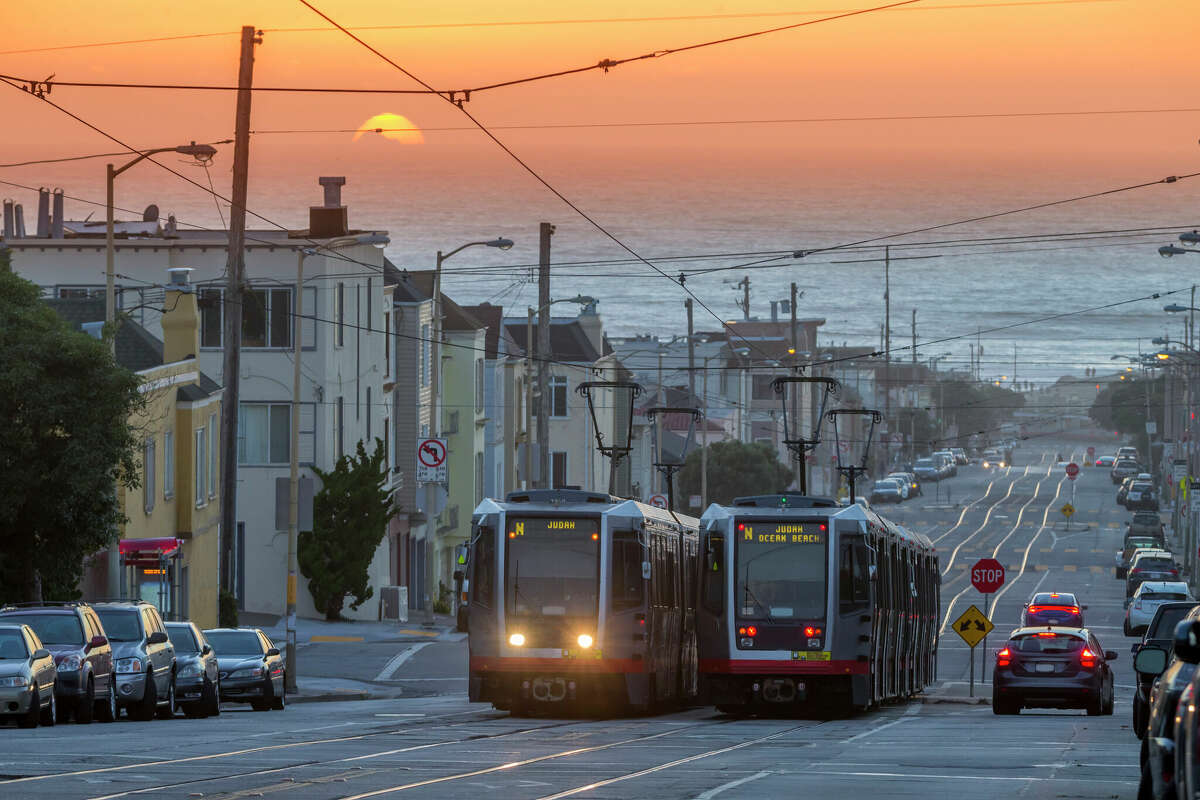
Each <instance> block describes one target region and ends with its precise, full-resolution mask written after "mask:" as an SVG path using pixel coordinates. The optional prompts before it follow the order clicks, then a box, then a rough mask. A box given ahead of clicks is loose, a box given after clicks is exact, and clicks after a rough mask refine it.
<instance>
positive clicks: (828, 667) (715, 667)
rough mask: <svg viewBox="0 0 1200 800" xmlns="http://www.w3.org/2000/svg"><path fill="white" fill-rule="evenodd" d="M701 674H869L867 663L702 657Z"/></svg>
mask: <svg viewBox="0 0 1200 800" xmlns="http://www.w3.org/2000/svg"><path fill="white" fill-rule="evenodd" d="M700 671H701V672H703V673H716V674H724V675H764V674H771V675H869V674H870V671H871V665H870V664H868V663H867V662H866V661H793V660H791V659H787V660H786V661H785V660H782V659H770V660H767V659H763V660H751V659H729V658H702V659H700Z"/></svg>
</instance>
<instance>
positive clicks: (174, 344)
mask: <svg viewBox="0 0 1200 800" xmlns="http://www.w3.org/2000/svg"><path fill="white" fill-rule="evenodd" d="M191 271H192V268H191V267H172V268H171V269H169V270H167V274H168V275H170V276H171V279H170V282H169V283H168V284H167V296H166V300H165V301H164V304H163V308H164V309H165V311H164V312H163V317H162V329H163V362H164V363H166V364H173V363H175V362H176V361H183V360H184V359H187V358H195V357H196V354H197V353H198V352H200V315H199V312H198V311H197V310H196V293H195V291H193V289H192V284H191V282H190V281H189V280H188V273H190V272H191Z"/></svg>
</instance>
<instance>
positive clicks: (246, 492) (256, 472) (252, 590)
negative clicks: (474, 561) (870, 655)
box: [5, 178, 393, 619]
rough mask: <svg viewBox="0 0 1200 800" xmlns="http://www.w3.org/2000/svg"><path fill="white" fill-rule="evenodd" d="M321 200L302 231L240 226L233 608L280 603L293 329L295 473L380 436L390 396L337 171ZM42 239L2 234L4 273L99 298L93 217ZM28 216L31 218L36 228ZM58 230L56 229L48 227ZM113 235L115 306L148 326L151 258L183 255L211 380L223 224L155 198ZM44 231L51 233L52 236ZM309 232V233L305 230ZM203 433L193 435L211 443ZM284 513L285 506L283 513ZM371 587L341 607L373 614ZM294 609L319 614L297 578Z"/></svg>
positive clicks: (158, 277)
mask: <svg viewBox="0 0 1200 800" xmlns="http://www.w3.org/2000/svg"><path fill="white" fill-rule="evenodd" d="M321 182H322V184H323V185H324V186H325V190H326V198H325V201H326V204H325V205H324V206H318V207H314V208H311V209H310V210H309V227H308V228H307V229H304V230H296V231H284V230H249V231H247V232H246V250H245V252H246V256H245V265H246V267H245V277H246V284H247V286H246V290H245V295H244V297H245V299H244V301H243V307H242V313H243V322H242V351H241V376H240V407H239V409H238V448H237V453H236V457H237V459H238V492H237V498H236V508H237V520H238V522H237V529H236V530H235V531H232V532H231V533H232V534H233V552H234V566H233V570H232V572H233V574H232V575H231V576H230V577H231V579H232V580H231V583H232V586H233V589H234V593H235V594H236V595H237V598H238V601H239V605H240V606H241V608H242V609H244V610H246V611H251V612H259V613H266V614H282V613H283V611H284V606H285V600H286V597H285V588H286V577H287V540H288V537H287V535H286V518H280V517H279V516H278V515H277V514H276V502H275V499H276V489H277V481H278V480H279V479H285V480H286V479H287V478H288V475H289V463H290V460H291V456H292V453H291V440H290V436H289V431H290V426H291V413H292V405H291V402H292V371H293V366H292V365H293V360H292V349H293V342H294V337H297V336H299V337H300V340H301V345H302V347H301V351H302V356H301V361H302V374H303V379H302V386H301V393H300V398H299V401H300V405H299V408H300V411H299V427H300V447H299V452H298V453H297V454H296V455H297V458H298V460H299V461H300V463H301V468H302V469H301V471H302V476H304V475H307V474H310V473H311V470H310V469H309V467H311V466H317V467H320V468H321V469H324V470H329V469H332V468H333V466H334V464H335V463H336V462H337V459H338V458H339V457H340V456H341V455H343V454H352V453H353V452H354V451H355V446H356V444H357V443H358V442H359V441H360V440H362V441H365V442H367V443H370V442H371V441H373V440H374V439H375V438H376V437H383V436H384V433H385V431H386V430H387V429H388V427H389V421H390V415H391V411H392V407H393V406H392V404H391V403H389V402H387V400H386V398H385V397H384V394H383V387H384V382H385V376H384V372H385V369H386V367H385V364H386V363H387V359H386V358H385V349H386V344H385V342H386V340H387V337H386V336H385V335H384V332H383V328H384V324H385V320H384V315H385V314H386V313H387V312H388V311H390V310H391V306H390V304H389V303H388V302H387V299H386V298H387V295H386V293H385V291H384V280H383V270H384V258H383V254H382V251H380V250H378V249H376V248H375V247H372V246H370V245H369V244H363V243H359V239H358V238H356V237H358V236H359V235H360V234H363V233H365V232H363V231H358V230H352V229H350V228H349V227H348V224H347V218H348V212H347V210H346V208H345V206H342V205H341V196H340V187H341V184H342V183H343V182H344V181H343V179H340V178H332V179H330V178H325V179H322V181H321ZM60 222H61V224H59V225H55V226H50V225H47V226H46V229H47V230H50V231H51V237H50V238H12V239H8V240H7V241H6V242H5V244H6V245H7V246H8V247H9V249H10V251H11V260H12V267H13V269H14V271H16V272H18V273H20V274H22V275H25V276H26V277H29V278H30V279H32V280H34V281H36V282H37V283H38V284H39V285H40V286H42V287H43V291H44V292H45V294H46V295H47V296H48V297H51V298H69V297H79V296H85V297H97V296H99V297H103V292H104V282H103V273H102V272H101V271H99V270H98V268H97V266H98V265H101V264H103V263H104V248H105V241H104V225H103V223H99V224H97V223H93V222H73V221H69V220H68V221H60ZM40 227H41V226H39V228H40ZM59 229H61V233H58V231H59ZM117 231H118V233H117V239H116V244H115V273H116V274H117V275H118V276H119V277H118V278H117V299H118V309H119V310H123V309H124V310H128V311H129V312H130V313H131V314H132V317H133V320H134V321H136V322H138V323H139V324H141V325H142V326H143V327H146V328H149V329H152V330H153V329H155V328H156V327H157V325H158V324H159V316H160V315H161V309H162V306H161V305H160V304H159V303H158V302H153V298H154V295H155V294H156V293H158V292H160V291H161V282H162V272H163V269H164V268H167V267H173V266H188V267H191V268H192V269H193V271H192V273H191V275H192V280H193V283H194V284H195V286H196V290H197V297H198V301H199V305H200V348H199V352H198V353H197V354H196V355H197V362H198V366H199V367H200V369H201V370H202V371H203V372H204V373H205V374H207V375H211V376H212V377H213V378H214V379H215V380H217V381H218V382H222V381H223V380H224V376H223V375H222V371H223V347H222V345H223V342H222V336H223V333H222V309H223V297H224V288H225V283H226V266H227V249H228V234H227V232H226V231H221V230H216V231H207V230H205V231H196V230H183V229H180V228H178V226H177V225H175V222H174V220H173V219H170V218H168V221H167V223H166V224H165V225H162V224H159V222H158V211H157V208H156V207H150V208H148V209H147V211H146V214H145V219H144V220H143V221H140V222H128V223H120V224H119V225H118V226H117ZM56 234H57V235H56ZM314 236H315V237H317V238H313V237H314ZM306 252H307V253H309V254H308V255H307V256H306V257H304V258H303V260H302V264H303V271H304V282H303V292H304V315H303V316H304V319H303V321H302V323H301V324H299V325H298V324H297V318H296V315H295V301H296V293H297V290H298V286H297V282H296V278H297V275H296V272H297V259H298V258H301V257H302V256H303V255H304V253H306ZM217 438H218V437H217V436H216V435H214V436H213V437H212V438H211V439H210V440H209V441H208V442H207V444H209V445H217V446H219V442H217ZM284 517H286V515H284ZM388 546H389V541H387V540H385V541H384V542H382V543H381V545H380V547H379V549H378V550H377V552H376V554H375V558H374V560H373V561H372V563H371V566H370V570H369V573H370V584H371V585H372V586H381V585H385V584H387V583H388V581H389V580H390V577H391V576H390V565H389V550H388ZM378 597H379V593H378V592H376V594H375V597H374V598H373V599H372V601H370V602H368V603H366V604H364V605H363V606H361V607H360V608H359V609H357V610H352V609H350V608H346V609H345V610H344V612H343V613H344V614H345V615H346V616H349V617H353V618H359V619H375V618H377V617H378V614H379V605H378ZM298 600H299V613H300V615H302V616H320V614H319V612H317V611H316V609H315V608H314V606H313V603H312V598H311V596H310V595H309V594H308V592H307V591H306V590H305V582H304V580H303V578H302V579H301V586H300V591H299V596H298Z"/></svg>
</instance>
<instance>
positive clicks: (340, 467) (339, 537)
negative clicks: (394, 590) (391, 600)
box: [296, 438, 397, 620]
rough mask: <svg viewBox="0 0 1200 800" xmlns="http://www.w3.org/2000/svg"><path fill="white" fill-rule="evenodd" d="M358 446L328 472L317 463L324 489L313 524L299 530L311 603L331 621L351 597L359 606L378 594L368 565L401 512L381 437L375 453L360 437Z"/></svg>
mask: <svg viewBox="0 0 1200 800" xmlns="http://www.w3.org/2000/svg"><path fill="white" fill-rule="evenodd" d="M357 451H358V452H357V455H355V456H348V455H344V456H342V457H341V458H339V459H338V462H337V464H336V465H335V466H334V468H333V469H332V470H331V471H329V472H325V471H323V470H320V469H317V468H316V467H313V471H314V472H316V473H317V477H319V478H320V479H321V483H322V486H321V491H319V492H317V494H316V496H315V497H314V498H313V529H312V530H311V531H301V532H300V535H299V539H298V547H297V551H296V555H297V561H298V563H299V565H300V572H301V573H302V574H303V575H304V577H306V578H308V591H309V594H311V595H312V598H313V603H315V604H316V606H317V609H318V610H320V611H321V612H323V613H324V614H325V618H326V619H329V620H336V619H341V616H342V606H343V604H344V603H345V602H346V598H347V597H353V598H354V599H353V600H351V602H350V607H351V608H355V609H356V608H358V607H359V606H361V605H362V604H363V603H365V602H366V601H367V600H369V599H370V598H371V596H372V595H373V594H374V593H375V591H374V589H372V588H371V586H370V576H369V575H368V572H367V569H368V568H369V567H370V565H371V559H373V558H374V557H375V550H376V548H378V547H379V543H380V542H381V541H383V537H384V535H385V534H386V533H387V524H388V521H389V520H391V518H392V517H393V516H395V515H396V513H397V512H396V510H394V509H393V508H392V506H391V500H390V499H389V497H388V492H387V490H385V489H384V483H385V482H386V480H387V472H386V471H385V469H384V461H385V459H386V458H387V448H386V447H385V446H384V443H383V441H382V440H381V439H378V438H376V439H375V453H374V455H367V451H366V448H364V447H363V443H362V442H361V441H360V442H359V443H358V447H357Z"/></svg>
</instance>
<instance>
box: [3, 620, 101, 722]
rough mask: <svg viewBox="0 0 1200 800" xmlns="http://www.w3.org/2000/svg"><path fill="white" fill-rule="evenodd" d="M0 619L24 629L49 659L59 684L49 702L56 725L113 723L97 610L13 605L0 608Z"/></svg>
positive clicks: (56, 685) (56, 683)
mask: <svg viewBox="0 0 1200 800" xmlns="http://www.w3.org/2000/svg"><path fill="white" fill-rule="evenodd" d="M0 620H2V621H4V622H11V623H14V624H24V625H28V626H29V627H31V628H33V632H34V633H36V634H37V635H38V638H39V639H41V640H42V644H43V645H44V646H45V648H46V649H47V650H49V651H50V652H51V653H52V654H53V655H54V666H55V668H56V669H57V670H58V679H57V680H56V681H55V684H54V699H55V704H56V705H57V706H58V714H57V717H58V721H59V722H66V721H67V720H69V719H70V718H71V715H72V714H74V715H75V721H76V722H78V723H80V724H82V725H86V724H88V723H89V722H91V721H92V718H93V717H94V716H98V717H99V718H100V721H101V722H112V721H113V720H114V719H116V718H117V694H116V688H117V687H116V680H115V678H116V676H115V675H114V673H113V666H114V665H113V653H112V646H111V645H109V643H108V637H107V636H106V635H105V633H104V625H103V624H101V622H100V618H99V617H98V616H96V611H95V610H94V609H93V608H92V607H91V606H89V605H87V604H86V603H78V602H63V603H18V604H15V605H8V606H4V608H0Z"/></svg>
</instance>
